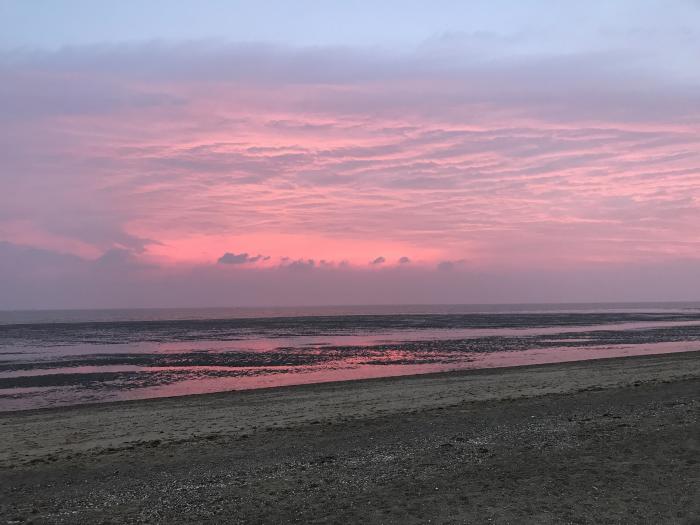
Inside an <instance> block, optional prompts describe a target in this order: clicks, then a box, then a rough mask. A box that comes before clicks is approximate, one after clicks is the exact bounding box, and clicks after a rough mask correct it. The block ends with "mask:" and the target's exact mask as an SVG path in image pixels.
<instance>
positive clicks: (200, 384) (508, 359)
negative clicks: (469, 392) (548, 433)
mask: <svg viewBox="0 0 700 525" xmlns="http://www.w3.org/2000/svg"><path fill="white" fill-rule="evenodd" d="M698 350H700V342H688V341H683V342H663V343H645V344H636V345H606V346H594V347H588V348H580V347H573V348H572V347H560V348H546V349H533V350H523V351H520V352H492V353H466V354H459V355H457V356H455V355H450V356H449V357H448V356H443V357H445V358H446V359H451V360H450V361H449V362H440V363H417V364H367V363H366V362H363V361H364V360H362V359H352V360H351V359H348V360H343V361H337V362H334V363H333V365H331V366H329V365H328V364H325V365H320V366H296V367H294V366H290V367H284V369H281V368H278V369H275V370H274V371H273V370H270V369H263V370H261V369H260V368H257V369H256V370H257V371H259V372H263V373H262V374H260V375H249V376H242V377H217V378H202V379H193V380H185V381H180V382H177V383H172V384H169V385H159V386H155V387H148V388H143V389H139V390H134V391H130V392H125V395H124V399H144V398H149V397H170V396H182V395H191V394H203V393H212V392H223V391H229V390H252V389H259V388H270V387H280V386H292V385H304V384H311V383H326V382H333V381H350V380H358V379H370V378H379V377H395V376H404V375H415V374H428V373H435V372H447V371H455V370H469V369H484V368H502V367H511V366H524V365H537V364H547V363H563V362H573V361H586V360H590V359H605V358H613V357H624V356H635V355H652V354H669V353H677V352H687V351H698ZM402 355H404V354H403V353H402V352H397V353H396V354H395V355H394V356H393V357H390V356H387V358H386V361H389V362H390V361H391V360H395V359H396V358H400V357H401V356H402ZM405 355H408V354H405ZM414 359H415V355H414ZM372 360H373V361H374V360H375V359H374V358H372ZM224 368H225V367H224ZM275 372H276V373H275Z"/></svg>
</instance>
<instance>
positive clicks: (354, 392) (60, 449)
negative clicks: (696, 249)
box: [0, 351, 700, 469]
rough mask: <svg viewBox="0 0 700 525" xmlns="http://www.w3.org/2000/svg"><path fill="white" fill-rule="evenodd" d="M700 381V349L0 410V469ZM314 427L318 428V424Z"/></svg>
mask: <svg viewBox="0 0 700 525" xmlns="http://www.w3.org/2000/svg"><path fill="white" fill-rule="evenodd" d="M687 379H690V380H693V379H700V352H698V351H693V352H684V353H675V354H660V355H647V356H633V357H621V358H607V359H606V358H603V359H596V360H587V361H573V362H568V363H551V364H546V365H526V366H519V367H509V368H494V369H477V370H459V371H455V372H438V373H433V374H418V375H411V376H394V377H382V378H372V379H363V380H356V381H341V382H329V383H313V384H306V385H294V386H284V387H273V388H264V389H257V390H242V391H232V392H217V393H212V394H198V395H191V396H177V397H168V398H152V399H144V400H133V401H119V402H113V403H101V404H85V405H77V406H66V407H56V408H48V409H47V408H42V409H33V410H27V411H19V412H5V413H2V414H0V434H3V435H4V436H5V439H4V441H5V442H6V443H7V446H6V447H5V448H4V449H2V450H0V469H2V468H3V467H15V466H18V465H23V464H29V463H32V462H44V461H55V460H57V459H58V458H70V457H75V456H80V455H84V454H88V455H100V454H101V453H103V452H104V451H110V452H115V451H124V450H130V449H133V448H138V447H144V446H148V445H149V444H152V443H157V445H163V444H167V443H179V442H199V441H201V440H207V439H218V438H221V437H226V438H237V437H240V436H242V435H246V436H247V435H251V434H254V433H259V432H261V431H264V430H268V429H280V428H294V427H298V426H303V425H308V424H312V423H313V424H318V423H335V422H339V421H340V422H343V421H352V420H364V419H368V418H370V419H371V418H375V417H380V416H383V415H386V414H407V413H414V412H421V411H430V410H434V409H444V408H446V407H452V406H457V405H464V404H470V403H478V402H482V401H496V402H498V401H503V400H512V399H520V398H539V397H543V396H547V395H572V394H575V393H577V392H585V391H598V390H609V389H614V388H627V387H630V386H632V385H634V386H639V385H644V384H655V383H659V382H673V381H683V380H687ZM314 422H316V423H314Z"/></svg>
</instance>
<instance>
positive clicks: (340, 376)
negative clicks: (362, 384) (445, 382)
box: [0, 303, 700, 412]
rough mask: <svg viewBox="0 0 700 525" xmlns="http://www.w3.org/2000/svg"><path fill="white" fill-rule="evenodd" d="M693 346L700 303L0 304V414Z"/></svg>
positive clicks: (698, 345) (699, 346)
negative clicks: (6, 307) (14, 307)
mask: <svg viewBox="0 0 700 525" xmlns="http://www.w3.org/2000/svg"><path fill="white" fill-rule="evenodd" d="M696 350H700V303H616V304H613V303H605V304H510V305H400V306H399V305H382V306H322V307H284V308H274V307H269V308H196V309H193V308H167V309H121V310H45V311H40V310H31V311H29V310H28V311H0V412H4V411H16V410H33V409H43V408H49V407H56V406H67V405H78V404H85V403H107V402H116V401H128V400H133V399H147V398H157V397H169V396H184V395H196V394H204V393H211V392H223V391H232V390H248V389H258V388H270V387H280V386H288V385H299V384H308V383H319V382H327V381H348V380H357V379H367V378H379V377H388V376H398V375H409V374H425V373H434V372H447V371H452V370H465V369H477V368H497V367H510V366H526V365H536V364H544V363H558V362H566V361H579V360H586V359H603V358H610V357H621V356H630V355H644V354H661V353H670V352H685V351H696Z"/></svg>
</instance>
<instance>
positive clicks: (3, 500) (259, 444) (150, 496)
mask: <svg viewBox="0 0 700 525" xmlns="http://www.w3.org/2000/svg"><path fill="white" fill-rule="evenodd" d="M0 434H2V436H3V438H4V443H5V444H6V446H5V447H4V448H3V449H2V450H0V515H3V516H6V517H7V519H8V520H9V522H14V523H25V522H29V521H31V522H33V523H71V524H82V523H85V524H88V523H90V524H92V523H110V522H119V523H124V522H128V523H191V522H199V523H310V522H324V523H326V522H331V523H340V522H344V523H360V522H362V523H384V524H386V523H427V522H429V521H431V522H434V523H473V522H476V523H484V522H489V521H492V522H498V523H523V522H536V523H618V522H620V523H622V522H639V523H695V522H697V520H698V519H699V518H700V469H698V465H700V440H699V439H698V436H700V352H687V353H684V354H662V355H655V356H641V357H626V358H614V359H598V360H595V361H577V362H572V363H557V364H548V365H532V366H524V367H513V368H508V369H480V370H474V371H459V372H456V373H453V372H446V373H438V374H429V375H416V376H402V377H392V378H380V379H369V380H362V381H347V382H342V383H321V384H313V385H299V386H293V387H281V388H270V389H265V390H249V391H243V392H226V393H217V394H208V395H197V396H189V397H187V398H181V397H180V398H178V397H174V398H161V399H150V400H144V401H133V402H120V403H118V404H115V403H107V404H103V405H82V406H78V407H62V408H57V409H53V410H52V409H40V410H35V411H28V412H24V413H12V412H11V413H6V414H4V415H2V416H0Z"/></svg>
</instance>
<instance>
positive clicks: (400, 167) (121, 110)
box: [0, 34, 700, 307]
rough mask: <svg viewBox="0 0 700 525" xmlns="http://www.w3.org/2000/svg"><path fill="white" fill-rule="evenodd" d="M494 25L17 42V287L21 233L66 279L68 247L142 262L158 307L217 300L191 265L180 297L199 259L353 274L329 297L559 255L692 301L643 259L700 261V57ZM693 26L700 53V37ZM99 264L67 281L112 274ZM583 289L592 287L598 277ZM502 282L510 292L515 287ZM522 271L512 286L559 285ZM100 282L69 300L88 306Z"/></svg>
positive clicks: (259, 277)
mask: <svg viewBox="0 0 700 525" xmlns="http://www.w3.org/2000/svg"><path fill="white" fill-rule="evenodd" d="M479 38H482V37H479V36H478V35H477V36H475V35H466V36H465V35H459V34H457V35H445V36H443V37H439V38H436V39H433V40H431V41H429V42H426V43H425V44H424V45H422V46H420V47H419V48H418V49H414V50H410V51H403V52H390V51H381V50H379V51H377V50H368V49H361V48H347V47H345V48H337V47H314V48H295V47H289V46H281V45H274V46H273V45H266V44H211V43H197V42H194V43H182V44H163V43H149V44H128V45H127V44H123V45H120V44H116V45H98V46H78V47H72V48H64V49H61V50H58V51H55V52H46V51H27V50H14V51H4V52H0V76H1V77H2V79H3V82H2V83H0V98H1V99H2V100H3V104H2V105H1V106H0V129H2V131H0V156H1V157H2V158H3V165H2V167H1V168H0V184H1V185H2V188H3V190H4V191H2V192H0V240H4V241H6V245H5V252H3V253H5V255H4V257H5V258H6V259H7V260H6V261H5V262H4V264H5V265H6V266H5V271H4V272H3V275H2V276H1V277H0V282H1V283H2V285H3V286H4V287H5V294H4V295H5V297H9V299H5V304H6V306H7V307H12V306H13V305H19V304H24V303H23V301H24V299H23V296H24V292H23V291H22V290H20V289H18V288H17V287H16V286H15V284H13V282H14V281H18V280H19V281H22V279H24V278H27V279H28V277H27V275H26V271H25V268H23V267H22V266H21V265H19V263H16V262H12V261H16V260H17V257H19V255H17V253H18V252H17V250H19V251H20V252H22V253H23V254H24V255H22V256H21V257H28V255H27V253H26V252H25V251H23V250H38V251H39V252H38V253H41V254H42V256H41V258H42V260H44V259H48V260H50V261H51V262H50V263H49V264H46V265H44V264H43V263H42V265H41V270H39V269H38V268H39V267H38V266H37V267H36V268H37V269H36V272H37V275H39V274H40V275H42V276H49V277H51V276H54V277H51V278H55V279H57V280H58V279H59V277H56V276H55V275H56V272H59V271H63V269H65V268H67V267H70V268H71V269H70V271H69V270H68V269H65V271H68V272H69V273H70V274H71V275H74V274H73V273H71V272H76V275H77V271H76V270H75V268H79V267H85V268H90V270H89V272H88V273H87V274H86V275H90V276H91V275H93V273H94V272H100V271H101V272H104V274H105V275H106V276H107V275H109V276H111V277H109V279H112V280H114V279H117V276H116V275H113V270H112V269H113V268H116V267H120V268H121V269H122V272H123V274H122V277H119V279H126V280H127V281H126V282H122V283H121V284H122V285H123V289H124V290H130V289H139V287H140V289H141V290H149V291H150V292H149V293H152V294H154V295H153V298H151V299H148V301H155V302H156V303H158V304H161V303H169V302H170V301H174V302H175V303H176V304H186V303H187V300H188V299H187V298H188V297H192V298H194V297H199V295H197V293H196V292H195V290H193V289H190V288H186V287H185V285H184V284H183V285H182V286H181V287H174V288H173V289H177V290H180V291H179V292H178V293H179V294H180V295H178V296H177V298H176V297H173V296H172V294H173V293H174V292H169V291H168V289H167V288H168V287H167V286H166V284H165V283H166V282H167V283H169V284H171V283H170V282H169V281H168V280H169V279H174V278H173V277H172V276H173V275H176V274H177V275H179V276H180V277H179V278H183V275H186V276H189V277H187V278H186V279H184V281H185V282H189V281H187V279H191V280H192V284H191V287H192V288H194V287H195V285H194V282H195V280H196V279H195V277H196V276H197V278H201V279H202V283H205V282H206V283H213V282H215V281H216V282H218V283H219V285H220V286H221V287H222V288H223V289H228V288H227V287H231V290H230V291H231V292H232V293H233V288H235V286H239V287H242V289H244V290H247V289H249V288H251V289H252V288H254V287H256V286H259V287H261V289H262V290H266V289H267V286H268V285H267V284H266V282H268V281H269V282H276V281H275V279H274V278H272V277H271V276H273V275H274V276H287V277H285V278H287V279H288V280H289V281H290V283H291V282H292V281H293V282H294V283H302V282H303V283H305V285H306V286H312V281H308V280H307V279H311V278H312V276H313V278H314V279H320V280H319V281H313V283H315V284H313V286H314V287H318V286H324V287H326V289H327V290H331V291H335V292H337V294H338V299H337V300H334V299H332V298H330V296H329V297H328V298H326V297H325V296H324V297H321V296H320V295H319V296H318V297H316V296H314V297H316V298H317V299H318V300H319V301H322V302H343V301H341V298H342V297H347V301H351V302H371V301H363V300H362V298H361V294H360V292H357V293H358V295H357V296H355V295H353V293H352V291H351V289H350V288H348V290H346V289H345V288H344V287H345V286H346V283H353V285H354V288H353V289H355V290H363V293H366V294H367V297H368V298H370V297H376V299H377V300H378V301H380V302H392V301H394V300H401V301H403V300H410V301H416V300H417V299H419V298H420V297H429V298H430V300H433V301H437V302H445V301H447V302H449V301H448V299H449V300H456V301H457V302H471V301H480V302H484V301H486V302H489V296H488V294H487V293H486V292H487V291H488V290H489V289H490V288H489V287H484V288H483V289H482V288H479V284H478V282H479V279H477V278H476V277H474V276H476V275H483V276H486V275H493V276H496V275H499V276H501V277H502V278H503V279H505V280H506V281H508V280H509V279H510V277H509V276H514V275H518V276H524V275H531V274H532V275H540V273H541V274H542V275H545V274H547V272H549V273H550V275H555V274H556V275H559V274H560V275H564V274H566V275H568V276H569V278H571V279H576V278H577V277H576V276H577V275H587V276H589V277H590V279H593V280H595V279H596V278H594V276H596V275H607V276H612V275H616V276H617V277H619V278H620V279H622V282H627V283H628V286H629V287H628V288H623V289H621V291H620V293H621V295H625V294H626V295H628V296H630V297H632V296H636V295H635V294H637V292H638V291H637V290H636V289H634V287H636V286H637V285H639V286H641V287H642V288H643V289H644V290H647V291H651V290H655V293H656V292H658V294H659V295H658V298H672V297H676V296H677V295H679V294H680V295H679V298H685V296H684V294H685V292H683V291H682V290H681V289H678V290H679V292H678V294H675V292H674V293H671V290H675V289H676V288H674V286H676V285H677V284H678V283H677V282H676V281H677V280H678V279H680V277H677V276H676V275H673V274H672V272H666V273H665V274H664V275H665V277H663V278H662V280H663V282H664V283H666V284H667V290H669V292H668V293H663V291H664V290H663V288H662V287H661V286H659V287H658V289H657V288H655V285H653V284H651V283H650V282H647V281H646V280H643V279H640V280H639V281H638V282H637V281H634V280H633V279H631V278H630V279H628V280H626V279H627V277H626V276H627V275H628V269H629V268H633V269H636V270H633V271H632V274H634V275H639V272H642V273H643V272H644V271H646V270H642V269H643V268H657V269H658V268H664V267H667V268H676V267H682V268H686V269H687V271H686V270H683V272H681V274H682V275H683V276H685V277H688V276H689V275H691V274H692V272H693V271H694V270H692V271H691V270H690V269H689V268H691V267H692V265H693V264H700V261H699V259H700V233H699V230H698V228H697V224H700V89H698V87H699V86H698V76H697V75H695V74H693V73H691V72H689V73H688V74H687V75H681V74H679V73H678V71H676V70H674V71H666V70H663V69H662V68H660V66H659V65H658V64H657V63H650V62H648V61H647V59H646V58H645V56H644V54H643V53H634V52H633V51H630V50H628V49H627V50H625V49H621V50H615V51H614V52H613V51H610V52H600V51H590V52H577V53H569V54H557V53H554V52H551V53H534V54H517V53H512V52H506V51H507V50H508V49H511V48H508V49H506V50H505V51H503V52H500V53H487V52H484V51H479V50H480V49H483V48H484V46H480V45H476V44H475V39H476V40H479ZM483 38H485V39H486V40H489V39H490V38H491V37H489V36H483ZM489 42H491V40H489ZM481 43H484V42H481ZM489 45H491V44H489ZM494 45H500V44H497V43H496V44H494ZM504 45H505V44H504ZM687 46H688V49H696V48H697V49H700V48H698V47H697V46H698V43H697V38H696V36H694V35H690V36H689V37H688V43H687ZM485 47H487V48H488V47H489V46H485ZM8 246H12V247H13V248H12V249H11V250H10V248H8ZM18 246H20V247H26V248H17V247H18ZM222 246H236V247H240V248H242V249H245V251H244V252H241V253H238V252H236V253H233V252H227V253H224V255H222V252H223V251H224V250H222V248H221V247H222ZM10 251H12V253H13V254H14V255H12V257H10V256H9V255H7V254H8V253H9V252H10ZM262 253H265V254H269V255H266V256H262V255H250V254H262ZM377 253H381V254H383V255H382V256H381V257H377V255H376V254H377ZM34 255H36V253H35V254H34ZM21 257H20V259H21ZM267 257H269V258H270V259H266V258H267ZM283 257H288V258H289V259H287V260H286V261H285V262H282V263H280V264H276V263H274V261H278V260H282V258H283ZM68 261H70V264H69V263H68ZM95 261H100V263H99V264H97V262H95ZM217 261H218V263H219V264H216V262H217ZM333 261H337V262H333ZM340 261H346V262H345V264H344V265H341V264H340ZM368 261H372V264H368ZM409 261H410V262H411V264H410V265H409V264H407V263H408V262H409ZM263 263H265V264H264V266H266V267H265V268H260V267H259V266H261V265H263ZM28 264H29V266H28V267H29V268H33V267H34V266H32V265H34V264H37V263H34V262H31V263H28ZM268 266H269V267H268ZM397 266H398V267H397ZM238 267H240V268H238ZM368 267H373V268H374V270H376V271H375V272H367V271H365V270H367V269H368ZM234 270H235V272H238V271H239V270H240V272H241V273H240V274H239V273H236V275H235V276H234V275H233V273H232V272H233V271H234ZM293 270H306V272H296V273H295V274H294V275H295V277H293V278H292V277H289V275H291V274H290V271H293ZM408 270H411V271H413V272H418V273H415V274H409V273H406V272H407V271H408ZM385 271H386V272H388V273H386V274H385V273H384V272H385ZM649 271H650V272H652V274H654V275H657V274H656V273H654V272H656V270H653V271H652V270H649ZM244 272H249V274H246V273H244ZM264 272H270V273H269V274H268V273H264ZM285 272H286V273H285ZM402 272H403V273H402ZM421 272H422V273H421ZM552 272H553V273H552ZM601 272H602V273H601ZM634 272H637V273H636V274H635V273H634ZM688 272H690V273H688ZM302 274H303V275H308V277H303V278H302V277H300V276H301V275H302ZM238 275H240V276H243V275H249V277H245V278H244V277H240V278H239V277H237V276H238ZM380 275H381V276H383V277H384V278H386V279H387V281H386V282H393V283H394V288H390V289H387V288H386V287H382V286H379V285H377V282H375V280H376V279H379V276H380ZM659 275H661V274H659ZM679 275H680V274H679ZM692 275H694V274H692ZM18 276H23V277H21V278H20V277H18ZM389 276H390V277H391V278H389ZM42 278H43V277H42ZM46 278H47V279H48V277H46ZM90 279H93V277H85V281H84V282H83V284H80V279H79V278H78V277H77V276H75V277H74V281H70V280H69V281H66V282H73V284H74V285H75V286H76V287H77V288H76V290H77V289H83V290H84V289H85V288H89V287H90V286H97V284H96V283H97V282H102V281H100V280H99V279H98V278H97V277H94V279H97V280H90ZM105 279H107V277H105ZM119 279H117V280H119ZM129 279H131V280H129ZM217 279H218V281H217ZM280 279H283V277H280ZM334 279H336V280H337V281H338V282H337V283H336V282H335V281H334ZM416 279H422V280H424V281H425V283H429V284H426V285H425V287H424V288H425V289H423V287H421V286H422V285H421V286H418V285H417V284H415V280H416ZM441 279H444V280H445V281H444V282H445V283H447V282H451V283H453V284H454V286H453V287H449V286H447V284H445V285H442V284H441V283H442V282H443V281H442V280H441ZM460 279H464V280H463V281H461V280H460ZM484 279H486V277H484ZM493 279H496V278H495V277H493ZM542 279H544V281H542V282H545V281H546V282H548V281H547V279H545V277H542ZM562 279H563V278H562ZM606 279H608V280H606ZM486 280H487V281H488V279H486ZM600 280H601V281H600V282H603V281H604V282H605V283H608V281H610V282H612V281H613V278H612V277H605V278H603V277H600ZM360 281H362V282H366V283H369V284H367V285H363V286H360V285H359V284H358V282H360ZM515 281H517V279H515ZM535 281H536V282H537V279H535ZM633 281H634V282H633ZM51 282H52V281H51V280H50V279H49V280H48V281H44V286H46V287H49V285H50V284H51ZM234 282H235V283H237V284H235V285H234V284H231V283H234ZM467 282H468V283H470V284H469V285H466V284H464V285H462V284H459V283H467ZM489 282H490V281H489ZM518 282H519V281H518ZM129 283H131V284H129ZM137 283H138V285H137ZM148 283H150V284H149V285H147V284H148ZM253 283H256V284H253ZM276 285H277V289H278V290H285V289H286V288H285V286H288V287H291V288H290V289H292V288H293V289H295V290H296V289H297V288H295V287H296V286H299V290H301V289H302V288H301V285H297V284H289V285H285V286H283V285H282V283H281V282H276ZM370 285H371V286H370ZM403 285H405V289H406V290H407V291H406V292H405V294H404V293H403V292H401V293H399V292H397V291H396V290H398V289H401V288H402V286H403ZM53 286H54V288H55V287H60V286H59V283H58V282H56V283H54V284H53ZM61 286H62V285H61ZM209 286H210V289H207V290H208V293H211V294H213V295H212V296H211V297H212V301H214V298H215V297H218V295H217V293H218V292H215V290H216V288H217V286H215V285H214V284H210V285H209ZM429 286H434V287H435V290H440V293H433V292H431V291H428V290H427V288H428V287H429ZM514 286H515V285H514ZM523 286H525V285H523ZM561 286H562V288H561V290H562V293H561V299H562V300H568V299H571V300H573V299H574V295H576V293H578V292H576V293H575V290H574V288H575V287H574V288H572V287H571V286H569V287H567V286H564V285H561ZM472 287H476V288H477V289H480V290H482V292H480V293H481V295H479V294H476V295H474V294H472V290H473V288H472ZM419 289H420V290H422V291H420V292H419V291H418V290H419ZM497 289H498V288H497V287H496V288H493V290H494V291H493V296H492V299H493V300H494V301H500V300H509V299H508V297H507V294H504V293H501V292H497V291H496V290H497ZM524 289H525V288H523V289H522V290H524ZM609 289H610V288H609ZM614 289H615V288H614ZM374 290H384V292H383V293H385V295H384V296H383V297H384V300H383V301H382V300H380V297H379V292H378V291H377V292H375V291H374ZM387 290H390V291H387ZM408 290H413V291H412V292H410V293H409V291H408ZM455 290H460V291H461V292H460V293H461V295H459V297H456V296H455V294H456V293H457V292H456V291H455ZM517 290H518V288H517V287H514V288H513V293H512V300H524V299H528V297H530V298H531V299H532V300H535V299H536V298H537V297H540V296H542V294H538V293H535V292H532V293H531V294H529V292H528V293H525V292H524V291H522V290H521V292H518V291H517ZM564 290H569V291H570V292H571V294H572V295H571V297H568V296H567V295H566V294H565V293H564ZM582 290H583V287H582ZM37 293H38V292H37ZM76 293H77V292H76V291H75V290H74V291H73V292H71V291H68V290H64V291H63V292H62V293H61V294H59V295H58V297H60V298H62V299H64V300H65V301H64V302H65V304H73V302H75V301H76V300H77V299H75V298H74V297H73V294H76ZM105 293H106V292H105ZM109 293H116V294H117V296H115V298H113V299H112V298H110V299H107V298H104V300H105V301H107V302H109V301H111V302H115V301H116V302H117V303H118V302H119V301H118V298H119V291H118V290H112V289H110V292H109ZM124 293H126V292H124ZM134 293H135V292H134ZM144 293H145V292H144ZM287 293H291V292H290V291H287V292H284V293H283V292H282V291H280V292H279V294H280V295H279V297H278V298H277V300H275V297H276V296H274V295H265V294H264V293H262V292H261V293H260V294H258V295H255V294H254V293H253V292H252V291H251V295H250V297H251V298H254V297H266V298H267V302H269V303H279V302H280V301H282V300H286V297H287V295H285V294H287ZM329 293H330V292H329ZM606 293H607V292H606ZM639 293H640V296H642V295H643V296H644V297H647V298H652V299H653V298H655V297H656V296H655V295H654V294H651V295H650V294H646V295H644V294H645V293H646V292H644V293H642V292H639ZM410 294H413V295H410ZM421 294H422V295H421ZM441 294H442V295H441ZM581 294H582V295H586V293H584V292H583V291H582V292H581ZM581 294H579V295H581ZM674 294H675V295H674ZM603 295H605V294H603ZM236 296H237V297H246V295H245V294H242V295H241V294H238V295H236ZM680 296H683V297H680ZM306 297H309V296H308V294H307V296H306ZM577 297H578V296H577ZM441 298H442V299H441ZM129 300H130V301H132V302H133V304H137V303H139V301H138V300H137V299H133V298H132V299H129ZM145 300H146V299H144V301H145ZM193 300H194V299H193ZM251 300H253V299H251ZM297 300H298V301H301V302H304V301H305V300H306V299H303V298H301V297H300V298H298V299H297ZM71 301H73V302H71ZM124 301H125V302H126V303H128V301H126V299H124ZM204 302H206V301H204ZM417 302H423V301H417ZM58 303H61V304H63V303H62V302H61V300H58ZM126 303H125V304H126ZM32 304H43V303H41V302H37V303H32ZM110 304H111V303H110ZM119 304H121V303H119ZM129 304H131V303H129ZM139 304H140V303H139ZM149 304H150V303H149Z"/></svg>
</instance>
